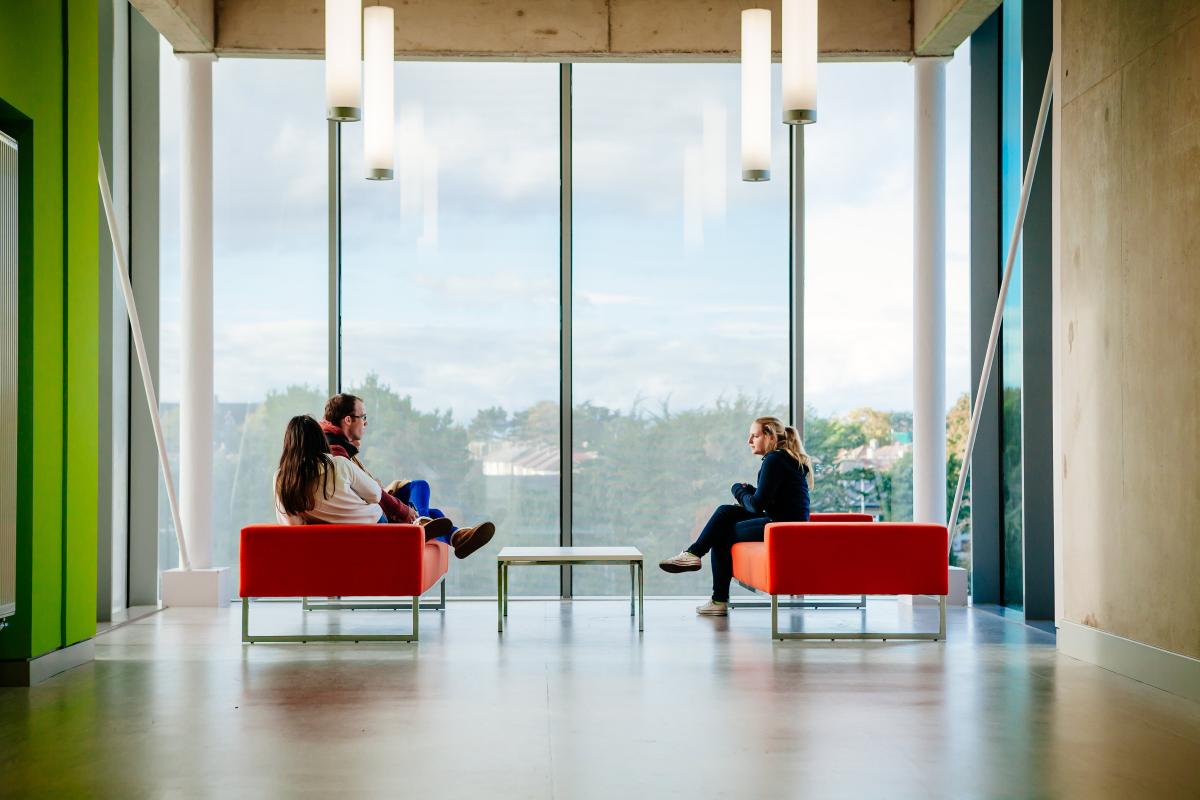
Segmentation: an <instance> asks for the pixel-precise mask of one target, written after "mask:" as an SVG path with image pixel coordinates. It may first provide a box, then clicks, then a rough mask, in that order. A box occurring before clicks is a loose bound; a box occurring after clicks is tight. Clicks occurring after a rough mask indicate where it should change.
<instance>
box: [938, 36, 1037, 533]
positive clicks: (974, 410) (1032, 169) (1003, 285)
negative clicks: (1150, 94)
mask: <svg viewBox="0 0 1200 800" xmlns="http://www.w3.org/2000/svg"><path fill="white" fill-rule="evenodd" d="M1056 57H1057V56H1056V55H1053V54H1052V55H1051V56H1050V66H1049V69H1047V71H1046V88H1045V90H1043V91H1042V106H1041V108H1040V109H1038V118H1037V125H1036V127H1035V128H1034V131H1033V142H1032V144H1031V146H1030V148H1029V163H1028V164H1027V165H1026V166H1025V180H1024V181H1023V182H1022V184H1021V203H1020V205H1018V206H1017V219H1016V223H1015V224H1014V226H1013V232H1012V238H1010V239H1009V242H1008V257H1007V259H1005V262H1004V279H1003V280H1002V281H1001V282H1000V295H999V297H997V298H996V313H995V314H994V315H993V316H992V332H991V334H990V335H989V337H988V346H987V355H985V356H984V358H983V371H982V373H981V374H980V375H979V388H977V389H976V390H975V402H973V403H972V404H971V426H970V428H968V430H967V449H966V452H964V453H963V460H962V465H963V466H962V470H961V471H960V472H959V474H958V488H957V489H955V491H954V505H953V506H952V507H951V509H950V517H949V524H948V525H947V526H946V529H947V534H948V535H947V537H946V550H947V551H949V549H950V547H951V546H952V545H953V543H954V528H955V526H956V525H957V524H958V512H959V511H960V510H961V508H962V499H963V492H964V491H965V490H966V486H967V473H968V472H970V469H971V453H973V452H974V450H975V435H976V434H977V433H978V432H979V417H980V415H981V414H982V413H983V394H984V392H986V391H987V388H988V378H990V377H991V374H992V362H993V361H995V359H996V345H997V343H998V342H999V340H1000V323H1001V322H1002V321H1003V319H1004V301H1005V300H1006V299H1007V298H1008V285H1009V283H1011V282H1012V273H1013V264H1014V262H1015V261H1016V258H1017V245H1018V244H1019V243H1020V241H1021V231H1022V229H1024V227H1025V210H1026V208H1028V206H1029V192H1030V190H1031V189H1032V188H1033V177H1034V175H1035V174H1036V173H1037V165H1038V157H1039V156H1040V155H1041V153H1042V139H1043V138H1044V135H1045V133H1046V119H1047V117H1049V115H1050V99H1051V98H1052V97H1053V96H1054V59H1055V58H1056Z"/></svg>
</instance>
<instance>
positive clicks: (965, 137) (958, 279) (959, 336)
mask: <svg viewBox="0 0 1200 800" xmlns="http://www.w3.org/2000/svg"><path fill="white" fill-rule="evenodd" d="M970 206H971V40H970V38H968V39H967V40H966V41H965V42H963V43H962V44H961V45H960V46H959V48H958V50H957V51H955V53H954V58H953V60H951V62H950V63H949V64H948V65H947V66H946V408H947V414H946V513H947V514H949V513H950V509H951V508H953V506H954V492H955V490H956V489H957V488H958V478H959V474H960V473H961V471H962V460H963V455H964V454H965V452H966V447H967V431H968V429H969V428H970V422H971V394H972V393H973V392H974V391H975V387H974V386H972V385H971V208H970ZM950 563H951V564H953V565H954V566H957V567H962V568H963V569H965V570H966V571H967V588H968V592H969V591H970V587H971V482H970V474H969V473H968V475H967V486H966V491H965V493H964V494H963V503H962V509H961V510H960V511H959V515H958V524H957V525H956V526H955V528H954V538H953V540H952V541H951V545H950Z"/></svg>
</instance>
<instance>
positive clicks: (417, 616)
mask: <svg viewBox="0 0 1200 800" xmlns="http://www.w3.org/2000/svg"><path fill="white" fill-rule="evenodd" d="M412 600H413V602H412V606H413V638H412V640H413V641H414V642H415V641H417V638H418V636H419V633H420V627H421V598H420V597H417V596H416V595H413V599H412Z"/></svg>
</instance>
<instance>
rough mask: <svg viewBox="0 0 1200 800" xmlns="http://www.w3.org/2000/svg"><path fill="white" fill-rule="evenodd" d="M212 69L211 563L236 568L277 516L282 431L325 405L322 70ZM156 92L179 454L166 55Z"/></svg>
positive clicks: (166, 312)
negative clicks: (251, 536) (252, 537)
mask: <svg viewBox="0 0 1200 800" xmlns="http://www.w3.org/2000/svg"><path fill="white" fill-rule="evenodd" d="M212 69H213V299H214V303H213V307H214V312H213V319H214V342H213V349H214V362H213V380H214V383H213V386H214V393H215V397H214V399H213V403H214V406H213V409H214V417H213V439H214V441H213V497H212V504H213V507H212V515H213V564H214V565H215V566H229V567H233V568H234V570H235V572H236V568H237V563H238V558H237V548H238V537H237V535H238V531H239V530H240V528H241V527H242V526H244V525H247V524H250V523H253V522H262V521H270V520H273V519H274V505H273V500H272V497H273V495H272V488H271V475H272V473H273V472H274V470H275V468H276V466H277V465H278V462H279V453H280V446H281V443H282V440H283V430H284V426H285V425H286V423H287V421H288V419H289V418H290V417H292V416H294V415H296V414H318V413H319V412H320V410H321V406H322V404H323V401H324V386H325V383H326V322H325V317H326V274H327V267H326V264H327V261H326V238H325V219H326V213H325V209H326V192H325V187H326V184H325V168H326V146H325V122H324V119H323V118H322V114H321V105H320V104H321V98H322V95H323V86H324V71H323V69H322V65H321V63H320V62H319V61H294V60H274V59H222V60H221V61H218V62H217V63H215V64H214V65H213V68H212ZM161 92H162V117H163V120H164V124H163V131H162V132H163V135H162V153H163V159H162V193H161V200H162V208H161V218H162V221H163V237H162V281H161V298H160V301H161V325H162V331H161V334H162V340H161V346H162V356H161V360H162V368H161V375H162V377H161V382H162V391H161V394H160V397H161V403H162V408H163V412H164V423H165V425H166V427H167V429H168V439H169V441H170V442H171V444H172V447H173V449H174V450H175V453H174V455H175V456H176V457H177V452H178V424H179V416H178V401H179V374H180V372H179V370H180V363H181V362H180V359H181V353H180V345H179V342H180V338H179V324H180V318H181V314H180V311H181V308H180V306H181V298H180V290H179V238H178V220H179V212H178V202H179V201H178V197H179V189H178V175H179V172H178V163H179V150H178V148H179V128H178V115H179V68H178V65H177V64H176V63H175V56H173V55H172V54H171V53H170V52H169V51H164V53H163V56H162V81H161ZM177 479H178V473H177ZM160 507H161V519H162V523H161V524H160V563H162V564H163V565H164V566H168V567H170V566H175V562H176V559H177V557H178V556H177V550H176V546H175V537H174V529H173V527H172V524H171V521H170V516H169V512H168V509H167V505H166V503H165V501H164V502H163V503H161V504H160Z"/></svg>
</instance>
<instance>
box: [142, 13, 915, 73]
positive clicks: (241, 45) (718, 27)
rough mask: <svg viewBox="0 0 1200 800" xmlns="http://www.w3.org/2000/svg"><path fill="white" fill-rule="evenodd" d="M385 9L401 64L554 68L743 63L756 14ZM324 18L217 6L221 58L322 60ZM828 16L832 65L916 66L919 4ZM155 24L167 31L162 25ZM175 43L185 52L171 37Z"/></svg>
mask: <svg viewBox="0 0 1200 800" xmlns="http://www.w3.org/2000/svg"><path fill="white" fill-rule="evenodd" d="M197 1H198V0H197ZM369 2H371V0H368V3H369ZM185 4H190V3H188V2H187V0H177V1H176V2H172V1H171V0H136V2H135V5H138V7H139V8H141V7H142V6H152V7H164V8H170V9H172V10H174V9H177V8H178V7H179V6H180V5H185ZM382 4H383V5H390V6H392V7H393V8H394V9H395V11H396V55H397V57H398V58H401V59H438V58H444V59H473V58H474V59H514V60H546V61H558V60H566V61H587V60H605V59H612V60H632V61H689V60H691V61H700V60H704V61H734V60H737V58H738V56H739V49H740V46H741V37H740V19H741V15H740V12H741V9H742V8H743V7H745V6H746V5H747V4H746V3H745V2H742V0H383V2H382ZM210 5H211V3H210ZM762 5H763V6H765V7H767V8H770V9H771V10H772V11H773V12H774V13H773V15H772V16H773V22H774V25H775V31H776V35H775V44H776V46H777V47H778V45H779V34H778V31H779V16H780V14H779V5H780V3H779V0H768V1H767V2H763V3H762ZM143 13H145V12H143ZM324 13H325V3H324V0H217V8H216V14H217V19H216V25H215V29H216V31H217V37H216V44H215V47H214V48H213V49H215V51H216V52H217V53H218V54H219V55H227V56H313V57H319V56H321V55H322V54H323V50H324V38H325V27H324ZM820 14H821V17H820V19H821V24H820V28H821V29H820V33H819V38H818V47H819V49H820V53H821V58H822V60H826V61H831V60H906V59H908V58H911V56H912V43H913V29H912V0H821V7H820ZM148 16H149V15H148ZM166 16H167V19H168V20H169V21H172V22H176V21H177V20H175V19H173V18H172V15H166ZM173 16H174V17H178V16H179V14H178V13H175V14H174V15H173ZM151 22H153V23H154V24H155V26H156V27H158V23H157V22H155V20H154V19H153V18H151ZM159 29H160V30H163V29H162V28H159ZM163 32H164V34H166V31H163ZM167 38H168V40H169V41H171V43H172V45H175V39H173V38H172V36H171V35H167ZM176 49H177V50H178V49H179V48H178V47H176Z"/></svg>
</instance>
